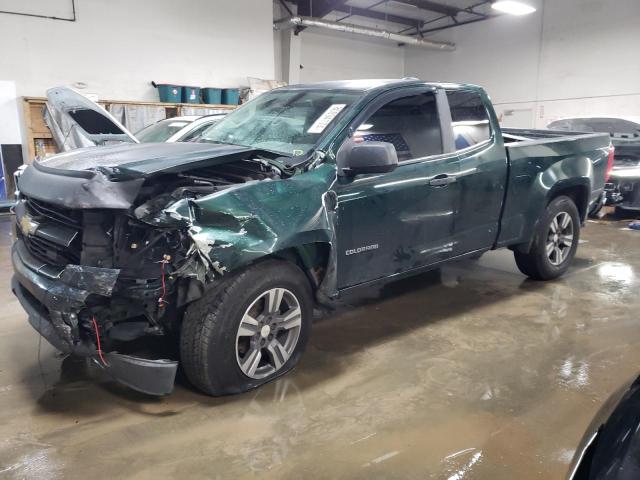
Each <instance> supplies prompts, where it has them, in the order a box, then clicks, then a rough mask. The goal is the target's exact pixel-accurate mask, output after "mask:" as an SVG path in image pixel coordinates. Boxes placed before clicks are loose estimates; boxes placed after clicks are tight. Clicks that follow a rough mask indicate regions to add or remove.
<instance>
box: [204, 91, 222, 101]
mask: <svg viewBox="0 0 640 480" xmlns="http://www.w3.org/2000/svg"><path fill="white" fill-rule="evenodd" d="M202 99H203V101H204V103H208V104H209V105H220V104H221V103H222V89H221V88H203V89H202Z"/></svg>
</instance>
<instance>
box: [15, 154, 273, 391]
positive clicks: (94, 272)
mask: <svg viewBox="0 0 640 480" xmlns="http://www.w3.org/2000/svg"><path fill="white" fill-rule="evenodd" d="M201 156H202V155H201ZM250 156H255V155H253V152H247V151H246V150H245V151H244V152H235V154H234V156H232V157H231V158H229V159H228V161H226V162H222V161H217V162H209V163H210V164H209V165H207V162H202V161H197V162H192V163H188V164H187V165H186V166H185V167H184V168H182V169H180V168H177V167H174V168H172V169H171V170H170V171H161V170H160V171H157V172H153V174H145V175H138V174H135V173H134V172H132V171H130V170H129V171H127V170H126V169H124V168H116V167H98V168H95V169H92V170H81V171H79V170H63V169H58V168H51V167H47V166H43V165H34V166H32V167H29V168H27V169H26V170H25V171H24V172H23V174H22V175H21V176H20V179H19V182H20V185H19V189H20V198H19V200H18V202H17V205H16V207H15V214H16V242H15V244H14V246H13V249H12V261H13V266H14V271H15V275H14V278H13V280H12V289H13V292H14V293H15V295H16V296H17V298H18V299H19V301H20V303H21V304H22V306H23V307H24V308H25V310H26V311H27V313H28V316H29V322H30V324H31V325H32V326H33V327H34V328H35V329H36V330H37V331H38V332H39V333H40V334H41V335H42V336H44V337H45V339H47V340H48V341H49V342H50V343H51V344H52V345H53V346H55V347H56V348H57V349H58V350H60V351H62V352H64V353H68V354H74V355H80V356H85V357H90V358H92V359H94V360H95V361H96V363H98V364H99V365H100V366H101V367H102V368H104V369H105V370H107V371H108V372H109V373H110V374H111V375H113V377H114V378H115V379H117V380H119V381H120V382H122V383H124V384H126V385H128V386H130V387H132V388H134V389H136V390H140V391H143V392H145V393H149V394H154V395H163V394H168V393H170V392H171V391H172V389H173V383H174V378H175V374H176V371H177V366H178V362H177V361H175V360H171V359H156V358H149V357H150V356H149V355H146V356H140V355H139V353H138V352H135V355H130V354H128V353H132V352H129V351H128V350H129V346H130V345H133V344H135V342H134V341H135V340H137V339H139V338H141V337H149V336H151V337H157V336H166V335H172V334H177V332H178V329H179V326H180V320H181V317H182V314H183V311H184V309H185V307H186V305H188V304H189V303H190V302H192V301H194V300H196V299H198V298H199V297H200V296H202V294H203V292H204V289H205V287H206V285H207V284H209V283H211V282H212V281H213V279H214V278H216V277H219V276H221V275H223V274H224V273H225V266H224V265H222V264H220V263H219V261H218V260H216V259H214V258H212V256H211V251H212V248H213V243H214V242H213V241H212V240H210V237H209V236H208V235H203V234H202V227H201V226H199V225H198V222H197V218H196V217H197V216H198V215H201V213H199V212H198V207H197V206H196V205H195V204H194V203H193V202H194V200H196V199H198V198H200V197H204V196H210V195H212V194H215V193H216V192H221V191H223V190H226V189H229V188H233V187H234V186H237V185H238V184H244V183H248V182H254V181H261V180H268V179H277V178H280V176H281V172H280V171H279V170H278V169H276V168H274V167H272V166H270V165H269V163H268V162H260V161H254V160H249V159H248V158H249V157H250ZM218 160H219V159H218ZM221 216H222V215H221ZM222 220H224V218H223V219H222Z"/></svg>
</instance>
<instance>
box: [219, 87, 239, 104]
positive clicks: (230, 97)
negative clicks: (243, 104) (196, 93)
mask: <svg viewBox="0 0 640 480" xmlns="http://www.w3.org/2000/svg"><path fill="white" fill-rule="evenodd" d="M239 101H240V90H239V89H237V88H225V89H223V90H222V104H223V105H238V102H239Z"/></svg>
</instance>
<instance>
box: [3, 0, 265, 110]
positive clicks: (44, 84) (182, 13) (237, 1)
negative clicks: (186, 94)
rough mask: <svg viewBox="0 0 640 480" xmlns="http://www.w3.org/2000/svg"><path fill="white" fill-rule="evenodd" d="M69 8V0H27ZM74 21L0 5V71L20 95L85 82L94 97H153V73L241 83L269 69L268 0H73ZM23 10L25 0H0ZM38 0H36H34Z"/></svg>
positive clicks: (47, 9)
mask: <svg viewBox="0 0 640 480" xmlns="http://www.w3.org/2000/svg"><path fill="white" fill-rule="evenodd" d="M52 3H54V4H55V6H56V10H55V12H54V13H56V14H60V15H65V16H66V15H68V14H69V12H66V13H65V12H64V11H63V10H64V8H63V6H64V5H66V7H65V8H68V6H69V5H70V3H71V2H70V0H55V2H52V0H30V1H29V11H30V12H31V13H37V12H39V11H41V12H43V13H45V14H51V13H52V12H53V11H52V8H51V5H52ZM76 3H77V14H78V20H77V22H75V23H72V22H62V21H53V20H45V19H37V18H28V17H20V16H15V15H6V14H0V59H1V60H0V80H14V81H15V82H16V85H17V94H18V95H30V96H42V95H44V92H45V90H46V89H47V88H48V87H51V86H53V85H61V84H73V83H75V82H84V83H86V84H87V88H86V90H85V91H86V92H89V93H96V94H98V95H99V97H100V98H105V99H118V100H157V92H156V91H155V89H154V88H153V87H151V85H150V81H151V80H155V81H156V82H167V83H177V84H183V85H184V84H186V85H189V84H191V85H200V86H238V85H246V77H247V76H254V77H260V78H273V77H274V58H273V29H272V21H273V10H272V4H271V2H270V1H269V0H215V1H212V0H182V1H180V2H176V1H170V0H76ZM0 4H1V5H2V7H5V8H6V7H11V6H13V7H15V8H16V9H17V8H19V7H20V8H21V9H22V10H24V8H25V7H24V4H25V2H24V0H0ZM38 4H39V8H38Z"/></svg>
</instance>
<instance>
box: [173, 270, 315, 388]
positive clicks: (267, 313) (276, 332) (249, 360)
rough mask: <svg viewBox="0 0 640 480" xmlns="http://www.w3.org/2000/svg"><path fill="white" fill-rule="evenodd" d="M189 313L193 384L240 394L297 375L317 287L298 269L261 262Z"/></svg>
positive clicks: (185, 344) (187, 349)
mask: <svg viewBox="0 0 640 480" xmlns="http://www.w3.org/2000/svg"><path fill="white" fill-rule="evenodd" d="M223 282H224V283H223V284H222V285H220V286H219V287H218V288H216V289H214V290H213V291H212V292H211V293H210V294H209V295H205V296H204V297H203V298H201V299H200V300H198V301H196V302H194V303H193V304H192V305H190V306H189V308H188V309H187V311H186V313H185V316H184V319H183V324H182V335H181V340H180V354H181V359H182V364H183V367H184V370H185V373H186V374H187V377H188V378H189V380H190V381H191V382H192V383H193V384H194V385H195V386H196V387H197V388H199V389H201V390H202V391H204V392H206V393H208V394H210V395H228V394H233V393H240V392H244V391H246V390H250V389H252V388H255V387H258V386H259V385H262V384H263V383H266V382H268V381H270V380H272V379H274V378H276V377H278V376H280V375H282V374H284V373H286V372H287V371H289V370H291V369H292V368H293V367H294V366H295V365H296V364H297V363H298V361H299V359H300V357H301V355H302V352H303V350H304V348H305V346H306V343H307V339H308V337H309V331H310V329H311V318H312V317H311V316H312V309H313V305H312V297H311V288H310V285H309V282H308V280H307V278H306V277H305V275H304V273H303V272H302V271H301V270H300V269H299V268H298V267H297V266H295V265H293V264H291V263H289V262H284V261H277V260H269V261H265V262H262V263H259V264H257V265H255V266H253V267H251V268H248V269H247V270H245V271H244V272H241V273H240V274H238V275H236V276H235V277H233V278H231V279H226V280H225V279H223Z"/></svg>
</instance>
